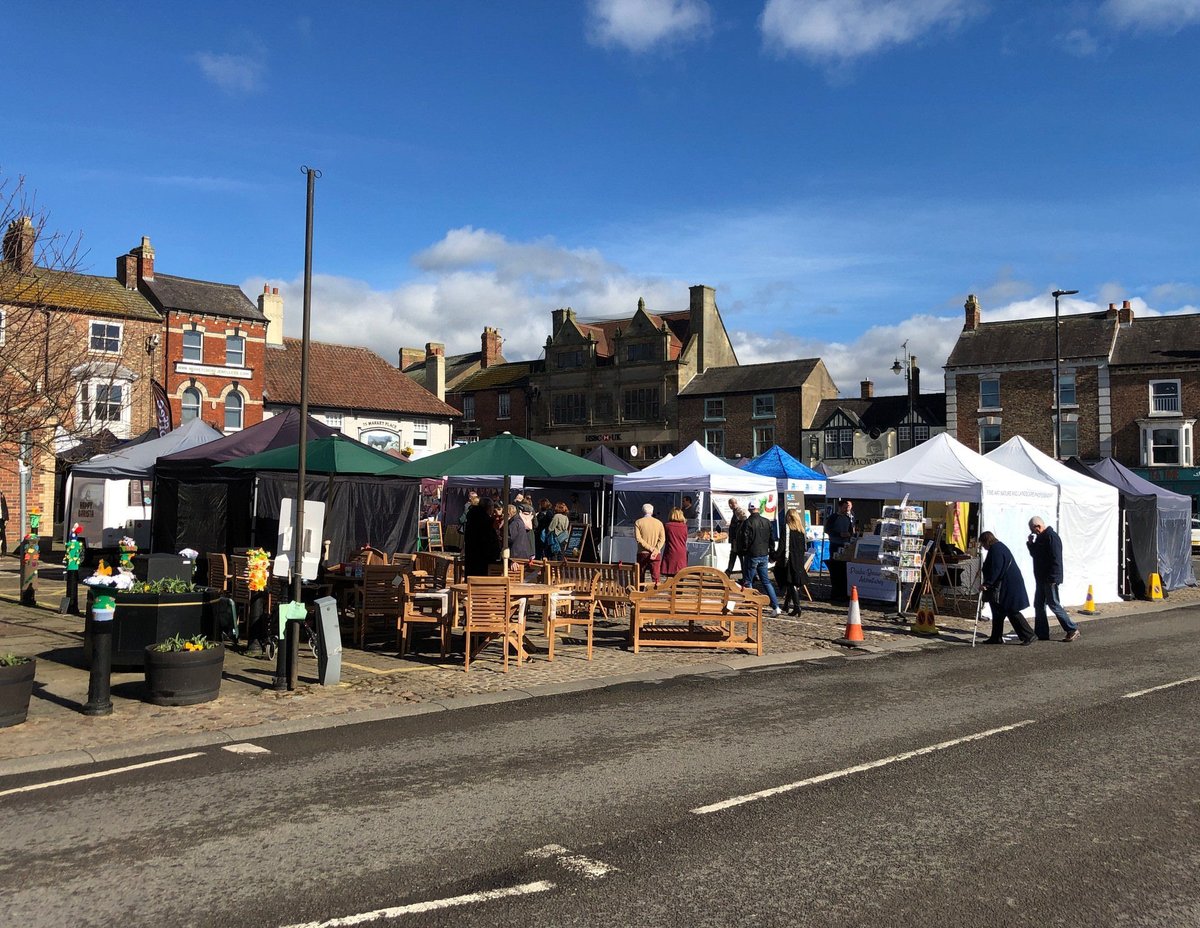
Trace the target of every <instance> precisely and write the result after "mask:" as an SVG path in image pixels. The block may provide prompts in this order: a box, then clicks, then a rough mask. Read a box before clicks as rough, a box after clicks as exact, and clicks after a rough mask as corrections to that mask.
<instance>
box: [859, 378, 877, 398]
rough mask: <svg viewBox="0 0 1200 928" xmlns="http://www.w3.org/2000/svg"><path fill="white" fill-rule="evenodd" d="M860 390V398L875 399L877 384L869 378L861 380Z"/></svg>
mask: <svg viewBox="0 0 1200 928" xmlns="http://www.w3.org/2000/svg"><path fill="white" fill-rule="evenodd" d="M858 391H859V392H858V396H859V399H864V400H873V399H874V398H875V384H873V383H871V381H869V380H863V381H860V382H859V384H858Z"/></svg>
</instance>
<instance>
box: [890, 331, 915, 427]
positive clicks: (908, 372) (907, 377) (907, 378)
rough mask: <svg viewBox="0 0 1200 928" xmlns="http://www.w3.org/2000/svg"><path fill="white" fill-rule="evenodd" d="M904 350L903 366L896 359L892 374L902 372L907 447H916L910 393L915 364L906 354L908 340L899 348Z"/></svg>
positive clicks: (912, 358) (913, 359)
mask: <svg viewBox="0 0 1200 928" xmlns="http://www.w3.org/2000/svg"><path fill="white" fill-rule="evenodd" d="M900 347H901V348H902V349H903V350H904V366H903V367H901V365H900V359H899V358H896V360H895V361H893V362H892V373H893V374H899V373H900V372H901V371H903V372H904V388H905V392H906V393H908V447H909V448H910V449H911V448H914V447H916V433H915V432H914V431H913V391H912V372H913V365H914V364H915V363H916V360H917V359H916V358H915V357H914V356H913V355H911V354H909V353H908V339H905V340H904V344H903V345H901V346H900Z"/></svg>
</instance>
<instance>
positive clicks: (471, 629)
mask: <svg viewBox="0 0 1200 928" xmlns="http://www.w3.org/2000/svg"><path fill="white" fill-rule="evenodd" d="M476 636H478V637H479V638H480V639H481V640H480V641H479V643H478V645H477V646H474V647H473V639H474V638H475V637H476ZM524 636H525V600H524V599H520V600H518V601H517V602H516V603H514V602H513V598H512V593H511V590H510V589H509V579H508V578H507V577H471V578H469V579H468V580H467V619H466V627H465V630H464V636H463V652H464V653H465V654H466V661H465V665H464V670H465V671H467V672H470V670H471V658H472V657H473V656H477V655H478V653H479V652H480V651H481V650H482V649H483V648H484V647H486V646H487V644H488V642H490V641H491V640H492V639H493V638H499V639H500V649H501V651H502V652H503V654H504V672H505V673H508V648H509V645H512V646H513V647H514V648H516V651H517V663H518V664H519V663H520V662H521V661H522V660H523V659H524V658H525V649H524V646H523V644H522V639H523V638H524ZM472 651H474V654H472Z"/></svg>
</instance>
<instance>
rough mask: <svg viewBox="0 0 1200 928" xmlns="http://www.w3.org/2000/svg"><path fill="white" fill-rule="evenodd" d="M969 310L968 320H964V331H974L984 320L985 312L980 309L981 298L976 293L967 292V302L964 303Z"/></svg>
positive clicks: (964, 307) (964, 306)
mask: <svg viewBox="0 0 1200 928" xmlns="http://www.w3.org/2000/svg"><path fill="white" fill-rule="evenodd" d="M963 309H965V310H966V311H967V318H966V321H964V322H963V331H964V332H974V331H975V330H976V329H977V328H979V324H980V322H982V321H983V313H982V312H981V311H980V309H979V298H978V297H977V296H975V294H974V293H968V294H967V302H965V303H963Z"/></svg>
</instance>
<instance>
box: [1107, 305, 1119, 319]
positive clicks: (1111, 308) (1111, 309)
mask: <svg viewBox="0 0 1200 928" xmlns="http://www.w3.org/2000/svg"><path fill="white" fill-rule="evenodd" d="M1105 317H1106V318H1108V319H1116V318H1117V304H1116V303H1109V304H1108V312H1107V313H1105Z"/></svg>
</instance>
